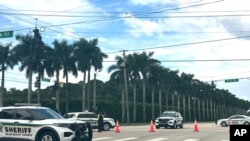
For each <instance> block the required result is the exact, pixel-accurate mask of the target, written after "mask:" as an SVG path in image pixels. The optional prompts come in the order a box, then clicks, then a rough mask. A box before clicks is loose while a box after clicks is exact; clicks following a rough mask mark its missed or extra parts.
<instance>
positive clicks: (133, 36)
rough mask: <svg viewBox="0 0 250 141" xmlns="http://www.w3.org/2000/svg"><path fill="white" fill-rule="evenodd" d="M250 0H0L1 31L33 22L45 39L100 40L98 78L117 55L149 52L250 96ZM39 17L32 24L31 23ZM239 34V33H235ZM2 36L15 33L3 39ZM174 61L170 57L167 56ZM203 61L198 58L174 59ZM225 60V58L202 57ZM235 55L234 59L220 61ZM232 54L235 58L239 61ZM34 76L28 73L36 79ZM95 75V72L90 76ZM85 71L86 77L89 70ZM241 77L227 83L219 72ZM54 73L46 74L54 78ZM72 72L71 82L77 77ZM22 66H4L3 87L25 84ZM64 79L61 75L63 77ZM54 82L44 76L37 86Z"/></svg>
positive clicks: (25, 28) (22, 30) (19, 30)
mask: <svg viewBox="0 0 250 141" xmlns="http://www.w3.org/2000/svg"><path fill="white" fill-rule="evenodd" d="M249 3H250V2H248V1H246V0H237V1H235V0H206V1H205V0H127V1H123V0H70V1H68V0H39V1H36V2H34V1H33V0H19V1H17V0H16V1H14V0H12V1H11V0H9V1H6V0H0V27H1V28H0V31H8V30H14V34H27V33H30V32H31V31H32V29H34V27H35V26H37V27H38V28H39V29H40V30H42V32H41V35H42V38H43V41H44V42H45V43H46V44H49V45H51V43H52V42H53V40H54V39H58V40H62V39H67V40H68V41H70V42H71V41H76V40H77V39H79V38H80V37H84V38H86V39H93V38H98V39H99V47H100V48H101V50H102V51H103V52H104V53H106V54H107V55H108V56H109V58H107V59H106V60H105V62H104V68H103V70H102V71H101V72H98V75H97V78H98V79H101V80H103V81H107V80H108V79H109V74H107V67H109V66H110V65H111V64H113V62H110V61H114V57H115V56H116V55H120V56H121V55H122V52H121V51H122V50H127V52H126V54H129V53H134V52H139V53H140V52H142V51H147V52H148V51H153V52H155V53H154V56H153V57H154V58H156V59H158V60H160V61H162V65H163V66H165V67H168V68H170V69H171V70H179V71H180V72H185V73H188V74H194V75H195V78H197V79H199V80H202V81H205V82H211V81H212V80H220V81H216V84H217V88H220V89H228V90H229V91H230V92H231V93H233V94H235V95H236V96H237V97H239V98H242V99H245V100H250V94H249V92H248V88H249V86H250V81H249V80H248V79H246V78H248V77H250V60H249V61H248V60H247V61H239V60H238V59H250V57H249V52H250V48H249V39H250V38H249V37H248V38H245V37H244V36H249V35H250V29H249V24H250V19H249V16H250V9H249V7H248V5H249ZM36 19H37V24H36ZM239 37H244V38H239ZM0 41H1V43H9V42H12V44H13V45H15V43H16V41H15V38H14V37H13V38H1V39H0ZM171 60H172V61H171ZM173 60H203V61H180V62H179V61H173ZM204 60H224V61H204ZM225 60H234V61H225ZM237 60H238V61H237ZM35 76H36V75H34V78H35ZM92 76H93V75H92ZM92 76H91V77H92ZM231 78H242V79H240V80H239V82H234V83H225V82H224V80H225V79H231ZM53 79H54V78H52V80H53ZM81 79H82V74H80V75H79V76H78V78H75V77H72V76H71V78H70V82H72V83H74V82H78V81H80V80H81ZM27 81H28V80H27V79H26V78H25V75H24V72H19V71H18V68H15V69H14V70H8V71H7V72H6V84H5V85H6V87H7V88H12V87H16V88H18V89H23V88H27V87H28V84H27ZM62 81H65V80H64V79H62ZM52 84H53V82H51V83H48V82H42V86H43V87H46V86H48V85H52Z"/></svg>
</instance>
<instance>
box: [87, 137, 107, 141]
mask: <svg viewBox="0 0 250 141" xmlns="http://www.w3.org/2000/svg"><path fill="white" fill-rule="evenodd" d="M111 138H112V137H102V138H97V139H92V140H93V141H100V140H106V139H111Z"/></svg>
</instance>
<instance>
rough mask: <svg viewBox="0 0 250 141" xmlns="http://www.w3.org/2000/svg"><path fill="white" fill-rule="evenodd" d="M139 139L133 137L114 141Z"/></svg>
mask: <svg viewBox="0 0 250 141" xmlns="http://www.w3.org/2000/svg"><path fill="white" fill-rule="evenodd" d="M135 139H137V138H135V137H131V138H124V139H119V140H114V141H128V140H135Z"/></svg>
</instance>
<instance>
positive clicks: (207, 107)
mask: <svg viewBox="0 0 250 141" xmlns="http://www.w3.org/2000/svg"><path fill="white" fill-rule="evenodd" d="M206 110H207V120H208V121H209V106H208V99H207V106H206Z"/></svg>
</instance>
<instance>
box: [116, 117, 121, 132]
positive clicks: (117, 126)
mask: <svg viewBox="0 0 250 141" xmlns="http://www.w3.org/2000/svg"><path fill="white" fill-rule="evenodd" d="M115 132H116V133H120V127H119V123H118V120H117V121H116V125H115Z"/></svg>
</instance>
